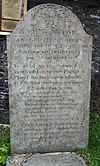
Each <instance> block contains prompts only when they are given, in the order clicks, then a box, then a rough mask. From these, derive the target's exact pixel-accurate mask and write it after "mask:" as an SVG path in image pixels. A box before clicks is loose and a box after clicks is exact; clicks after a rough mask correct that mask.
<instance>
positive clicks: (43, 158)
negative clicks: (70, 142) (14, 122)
mask: <svg viewBox="0 0 100 166" xmlns="http://www.w3.org/2000/svg"><path fill="white" fill-rule="evenodd" d="M6 166H87V165H86V163H85V161H84V160H83V158H82V157H80V156H78V155H77V154H75V153H70V152H66V153H47V154H34V155H29V156H27V155H25V154H23V155H14V156H13V157H12V158H11V157H10V159H9V158H8V160H7V164H6Z"/></svg>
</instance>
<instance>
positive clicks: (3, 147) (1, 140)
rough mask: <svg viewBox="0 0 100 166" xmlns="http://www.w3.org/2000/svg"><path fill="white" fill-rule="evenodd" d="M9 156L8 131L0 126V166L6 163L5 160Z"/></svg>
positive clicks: (7, 128)
mask: <svg viewBox="0 0 100 166" xmlns="http://www.w3.org/2000/svg"><path fill="white" fill-rule="evenodd" d="M9 154H10V129H9V127H4V126H0V166H1V164H2V165H4V164H5V163H6V158H7V157H8V155H9Z"/></svg>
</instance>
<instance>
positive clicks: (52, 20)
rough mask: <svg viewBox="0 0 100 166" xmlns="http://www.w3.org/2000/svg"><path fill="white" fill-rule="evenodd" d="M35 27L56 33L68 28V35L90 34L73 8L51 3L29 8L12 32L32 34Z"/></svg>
mask: <svg viewBox="0 0 100 166" xmlns="http://www.w3.org/2000/svg"><path fill="white" fill-rule="evenodd" d="M34 29H35V30H36V29H37V31H40V32H42V31H46V32H47V31H48V32H50V31H53V32H54V33H56V32H58V31H59V32H61V31H63V29H64V30H65V29H66V32H67V35H73V34H74V35H75V34H76V35H82V36H83V35H88V34H87V33H86V32H85V31H84V29H83V27H82V24H81V22H80V20H79V19H78V17H77V16H76V15H75V14H74V13H73V12H72V11H71V10H69V9H68V8H66V7H64V6H61V5H57V4H50V3H47V4H41V5H38V6H36V7H34V8H32V9H31V10H29V11H28V12H27V13H26V15H25V16H23V17H22V19H21V20H20V21H19V23H18V24H17V26H16V28H15V30H14V31H13V33H12V34H21V35H23V34H25V35H32V33H33V34H34ZM38 33H39V32H38ZM88 36H90V35H88Z"/></svg>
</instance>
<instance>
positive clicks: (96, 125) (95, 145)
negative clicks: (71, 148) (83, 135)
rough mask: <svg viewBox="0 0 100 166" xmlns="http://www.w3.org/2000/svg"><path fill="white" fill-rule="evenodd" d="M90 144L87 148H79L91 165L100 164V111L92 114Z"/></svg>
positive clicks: (98, 165) (99, 165)
mask: <svg viewBox="0 0 100 166" xmlns="http://www.w3.org/2000/svg"><path fill="white" fill-rule="evenodd" d="M89 133H90V134H89V146H88V149H87V150H82V149H80V150H77V151H76V152H77V153H78V154H81V156H82V157H83V158H84V159H85V161H86V163H87V164H88V165H89V166H100V112H99V111H95V112H92V113H91V114H90V132H89Z"/></svg>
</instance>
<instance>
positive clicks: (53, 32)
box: [7, 4, 92, 153]
mask: <svg viewBox="0 0 100 166" xmlns="http://www.w3.org/2000/svg"><path fill="white" fill-rule="evenodd" d="M7 45H8V65H9V70H8V76H9V98H10V99H9V105H10V123H11V149H12V153H31V152H33V153H35V152H36V153H37V152H42V153H44V152H57V151H69V150H73V149H75V148H78V147H79V148H85V147H87V145H88V128H89V102H90V86H91V82H90V80H91V70H90V68H91V50H92V37H91V36H89V35H88V34H86V32H85V31H84V30H83V28H82V25H81V23H80V21H79V19H78V18H77V17H76V16H75V15H74V14H73V13H72V12H71V11H70V10H69V9H67V8H65V7H62V6H60V5H54V4H45V5H44V4H43V5H39V6H36V7H34V8H33V9H31V10H30V11H28V12H27V14H26V15H25V17H24V18H22V20H21V21H20V22H19V24H18V25H17V27H16V29H15V30H14V32H13V33H12V34H11V35H10V36H8V44H7Z"/></svg>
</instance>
